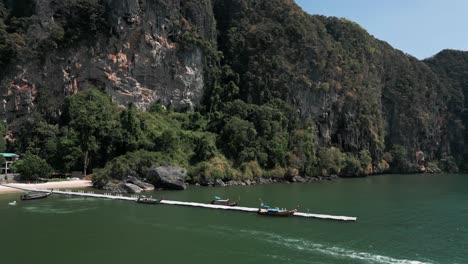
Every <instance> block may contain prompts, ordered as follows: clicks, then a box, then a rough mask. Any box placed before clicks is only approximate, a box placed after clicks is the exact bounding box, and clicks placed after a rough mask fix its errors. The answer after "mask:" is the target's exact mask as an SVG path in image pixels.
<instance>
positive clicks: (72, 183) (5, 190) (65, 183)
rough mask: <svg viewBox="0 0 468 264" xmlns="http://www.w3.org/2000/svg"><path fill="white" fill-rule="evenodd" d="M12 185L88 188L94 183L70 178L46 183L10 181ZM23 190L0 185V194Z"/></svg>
mask: <svg viewBox="0 0 468 264" xmlns="http://www.w3.org/2000/svg"><path fill="white" fill-rule="evenodd" d="M10 184H11V185H14V186H18V187H23V188H31V189H63V188H68V189H79V188H88V187H92V186H93V184H92V183H91V181H88V180H70V181H60V182H45V183H10ZM21 192H24V191H22V190H18V189H13V188H9V187H5V186H0V194H6V193H21Z"/></svg>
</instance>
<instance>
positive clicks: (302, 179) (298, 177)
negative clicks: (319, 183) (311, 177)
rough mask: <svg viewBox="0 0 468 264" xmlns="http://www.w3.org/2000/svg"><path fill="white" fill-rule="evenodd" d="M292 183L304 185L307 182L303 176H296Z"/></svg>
mask: <svg viewBox="0 0 468 264" xmlns="http://www.w3.org/2000/svg"><path fill="white" fill-rule="evenodd" d="M292 182H299V183H303V182H306V180H305V179H304V178H302V177H301V176H299V175H298V176H294V177H292Z"/></svg>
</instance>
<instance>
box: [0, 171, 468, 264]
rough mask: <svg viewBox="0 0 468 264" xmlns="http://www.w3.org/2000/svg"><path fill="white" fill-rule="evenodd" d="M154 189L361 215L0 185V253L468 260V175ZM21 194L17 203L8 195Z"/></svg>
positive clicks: (88, 259) (61, 259)
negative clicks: (27, 196) (12, 190)
mask: <svg viewBox="0 0 468 264" xmlns="http://www.w3.org/2000/svg"><path fill="white" fill-rule="evenodd" d="M152 195H153V196H154V197H159V196H164V197H165V198H167V199H171V200H181V201H197V202H208V201H210V200H211V199H212V197H213V196H214V195H219V196H222V197H227V198H231V199H236V198H237V197H238V196H240V197H241V204H242V205H244V206H252V207H256V206H258V199H259V198H263V200H265V201H268V202H269V203H270V205H277V206H280V207H288V208H292V207H295V206H296V204H300V205H301V211H305V212H307V211H309V212H311V213H323V214H334V215H346V216H356V217H357V218H358V221H357V222H353V223H343V222H335V221H325V220H315V219H306V218H300V217H289V218H271V217H262V216H257V215H256V214H252V213H245V212H234V211H222V210H210V209H202V208H191V207H177V206H170V205H144V204H136V203H133V202H126V201H111V200H101V199H94V198H76V197H75V198H73V197H66V196H58V195H53V196H51V197H49V198H47V199H44V200H36V201H25V202H20V201H19V194H3V195H0V263H7V264H10V263H12V264H26V263H37V264H42V263H66V264H74V263H77V264H78V263H80V264H82V263H109V264H110V263H114V264H120V263H122V264H123V263H204V264H210V263H216V264H221V263H236V264H238V263H389V264H393V263H399V264H406V263H411V264H419V263H440V264H445V263H447V264H448V263H450V264H455V263H459V264H464V263H468V175H444V174H440V175H383V176H373V177H367V178H359V179H340V180H337V181H332V182H320V183H310V184H272V185H261V186H255V187H224V188H223V187H219V188H218V187H216V188H214V187H212V188H207V187H192V186H191V187H190V188H189V189H188V190H187V191H183V192H167V191H165V192H155V193H152ZM13 200H17V205H16V206H11V205H9V204H8V203H9V202H11V201H13Z"/></svg>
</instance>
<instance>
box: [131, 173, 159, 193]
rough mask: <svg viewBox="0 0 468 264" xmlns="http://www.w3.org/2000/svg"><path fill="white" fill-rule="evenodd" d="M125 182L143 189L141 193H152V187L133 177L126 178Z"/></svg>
mask: <svg viewBox="0 0 468 264" xmlns="http://www.w3.org/2000/svg"><path fill="white" fill-rule="evenodd" d="M127 182H128V183H132V184H135V185H136V186H138V187H140V188H141V189H143V191H153V190H154V185H152V184H150V183H147V182H142V181H141V180H140V179H138V178H137V177H134V176H128V177H127Z"/></svg>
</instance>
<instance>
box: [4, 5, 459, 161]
mask: <svg viewBox="0 0 468 264" xmlns="http://www.w3.org/2000/svg"><path fill="white" fill-rule="evenodd" d="M4 3H5V4H6V5H7V7H9V8H10V13H11V14H13V15H14V16H17V17H18V18H19V19H18V18H17V19H16V20H12V19H11V16H10V17H9V18H4V20H5V21H6V22H8V27H7V30H6V32H7V33H3V34H6V36H8V37H9V38H11V41H10V42H11V43H13V44H8V43H7V44H8V45H10V46H11V47H10V49H6V50H12V51H14V52H12V53H15V56H11V57H12V58H10V57H9V56H6V58H7V59H5V58H2V60H3V61H5V62H6V64H5V62H3V64H5V65H6V67H3V68H4V69H3V70H1V71H0V72H1V73H2V76H1V78H0V91H1V96H2V107H1V109H0V110H1V111H0V115H1V116H2V117H3V118H6V120H7V121H8V122H9V123H12V122H13V123H14V121H15V120H18V118H19V117H22V116H27V115H28V113H31V112H32V111H33V110H34V109H39V110H40V111H43V112H45V114H46V115H49V116H50V117H51V118H56V117H58V116H59V115H60V113H59V112H58V109H59V107H58V106H59V105H60V104H61V103H62V102H63V98H64V97H65V96H67V95H70V94H73V93H76V92H77V91H79V90H84V89H87V88H88V87H90V86H96V87H100V88H102V89H105V90H106V91H108V93H109V94H110V95H111V96H112V98H113V99H114V100H115V101H117V102H118V103H120V104H121V105H124V106H125V105H127V104H128V103H133V104H135V105H136V106H138V107H139V108H147V107H148V106H149V105H150V104H152V103H153V102H155V101H158V100H160V101H161V102H162V103H163V104H164V105H172V106H174V107H176V108H178V109H181V108H193V107H194V106H197V105H205V106H206V109H207V110H209V111H211V110H212V109H216V107H215V106H213V105H216V104H219V103H220V102H223V101H224V102H225V101H230V100H233V99H242V100H244V101H246V102H248V103H255V104H263V103H266V102H268V101H270V100H271V99H273V98H281V99H283V100H285V101H287V102H288V103H290V104H291V105H293V106H294V107H295V108H296V109H297V111H298V112H299V114H300V116H301V117H302V120H303V123H304V124H306V125H308V126H310V128H313V129H315V132H316V135H317V139H318V143H319V145H321V146H327V147H329V146H337V147H339V148H340V149H342V150H344V151H345V152H353V153H357V152H359V151H361V150H369V151H370V153H371V155H372V158H373V160H374V161H377V162H378V161H380V160H382V157H383V156H384V153H385V152H388V151H390V150H392V149H393V148H395V147H396V146H402V147H403V148H404V149H406V150H407V154H406V156H407V158H408V159H409V160H411V161H415V159H416V156H415V155H414V154H415V153H419V152H420V151H423V152H424V154H425V156H426V158H429V159H432V158H440V157H444V156H447V155H453V156H455V157H456V158H457V159H458V160H459V161H461V160H462V159H463V153H464V152H465V153H466V152H467V151H465V150H464V149H465V147H464V142H465V138H466V136H465V124H466V122H465V121H464V120H465V119H466V118H465V119H464V117H463V116H464V110H463V109H464V108H465V106H464V104H465V102H464V94H466V93H467V92H466V91H468V87H466V82H464V79H461V78H459V76H458V77H454V76H453V74H450V70H449V68H450V67H451V66H450V63H444V65H445V66H447V67H449V68H447V67H445V68H444V67H439V66H438V65H440V62H441V61H442V60H439V59H438V58H440V56H436V58H435V59H433V60H428V61H425V62H423V61H419V60H417V59H415V58H413V57H411V56H409V55H406V54H404V53H402V52H400V51H398V50H395V49H393V48H392V47H391V46H389V45H388V44H387V43H385V42H382V41H379V40H377V39H375V38H373V37H372V36H370V35H369V34H368V33H367V32H366V31H365V30H364V29H362V28H361V27H360V26H359V25H357V24H355V23H353V22H351V21H348V20H345V19H338V18H328V17H322V16H309V15H307V14H305V13H304V12H303V11H302V10H301V9H300V8H299V7H298V6H297V5H296V4H295V3H294V2H293V1H290V0H259V1H247V0H213V1H210V0H200V1H197V0H138V1H137V0H118V1H116V0H65V1H59V0H22V1H19V2H12V1H6V0H4ZM14 3H16V4H14ZM0 26H1V25H0ZM13 33H15V34H17V35H18V36H19V37H18V38H17V36H15V35H13ZM207 43H208V44H207ZM0 44H1V43H0ZM8 45H6V47H7V48H8V47H9V46H8ZM207 46H208V47H209V49H207ZM0 47H1V45H0ZM213 50H214V52H213ZM207 51H211V54H207ZM221 53H222V56H219V55H220V54H221ZM213 54H214V55H213ZM0 55H1V53H0ZM4 57H5V56H4ZM445 57H447V56H445ZM449 57H450V56H449ZM213 58H215V59H213ZM0 61H1V60H0ZM207 61H211V62H208V63H207ZM461 61H463V60H459V62H461ZM458 65H465V66H466V65H468V64H466V61H464V62H463V63H461V64H458ZM459 68H460V69H466V68H463V66H460V67H459ZM463 72H464V71H460V73H459V75H462V74H463ZM465 73H466V72H465ZM454 78H455V79H457V80H459V81H458V82H457V83H454V82H455V81H453V80H454ZM454 87H456V88H454ZM202 98H205V99H206V100H202ZM208 104H209V106H208ZM44 106H45V107H44ZM465 156H466V155H465Z"/></svg>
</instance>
